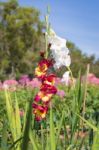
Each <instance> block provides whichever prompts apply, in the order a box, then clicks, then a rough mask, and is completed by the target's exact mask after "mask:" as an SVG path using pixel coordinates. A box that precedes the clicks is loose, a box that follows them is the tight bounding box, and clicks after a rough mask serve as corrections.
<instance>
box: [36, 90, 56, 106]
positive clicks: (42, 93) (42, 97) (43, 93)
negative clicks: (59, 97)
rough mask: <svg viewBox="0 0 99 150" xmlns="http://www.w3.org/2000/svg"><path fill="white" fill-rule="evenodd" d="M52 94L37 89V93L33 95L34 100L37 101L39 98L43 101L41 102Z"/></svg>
mask: <svg viewBox="0 0 99 150" xmlns="http://www.w3.org/2000/svg"><path fill="white" fill-rule="evenodd" d="M52 95H53V94H51V93H46V92H44V91H39V92H38V94H37V95H36V96H35V99H34V100H35V101H36V102H39V101H40V100H41V101H43V102H45V103H46V102H48V101H49V100H50V99H51V97H52Z"/></svg>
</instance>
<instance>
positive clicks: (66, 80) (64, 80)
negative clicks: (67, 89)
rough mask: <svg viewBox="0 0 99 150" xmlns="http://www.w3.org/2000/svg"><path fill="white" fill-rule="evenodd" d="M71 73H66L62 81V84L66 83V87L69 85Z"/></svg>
mask: <svg viewBox="0 0 99 150" xmlns="http://www.w3.org/2000/svg"><path fill="white" fill-rule="evenodd" d="M69 79H70V78H69V71H66V72H65V73H64V74H63V77H62V79H61V82H63V83H65V84H66V85H68V84H69Z"/></svg>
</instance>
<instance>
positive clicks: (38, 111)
mask: <svg viewBox="0 0 99 150" xmlns="http://www.w3.org/2000/svg"><path fill="white" fill-rule="evenodd" d="M32 107H33V108H34V110H33V113H34V114H35V117H36V120H37V121H40V120H42V119H44V118H45V117H46V113H47V111H48V107H47V106H41V105H37V104H33V105H32Z"/></svg>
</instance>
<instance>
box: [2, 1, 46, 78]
mask: <svg viewBox="0 0 99 150" xmlns="http://www.w3.org/2000/svg"><path fill="white" fill-rule="evenodd" d="M39 16H40V12H39V11H38V10H37V9H35V8H32V7H22V6H19V4H18V1H16V0H9V1H8V2H4V3H3V2H2V3H0V77H1V78H5V77H7V78H8V76H10V77H16V76H18V75H19V74H24V73H28V74H31V73H32V71H33V65H34V64H33V63H34V61H35V60H36V58H37V55H36V53H37V50H38V48H40V47H42V45H41V42H40V41H41V39H42V36H43V35H42V29H43V22H41V21H40V18H39ZM33 52H35V56H34V53H33Z"/></svg>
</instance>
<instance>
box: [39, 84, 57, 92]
mask: <svg viewBox="0 0 99 150" xmlns="http://www.w3.org/2000/svg"><path fill="white" fill-rule="evenodd" d="M40 90H41V91H45V92H46V93H49V94H56V92H57V89H56V87H55V86H53V85H49V84H45V83H44V84H43V85H42V86H41V89H40Z"/></svg>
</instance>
